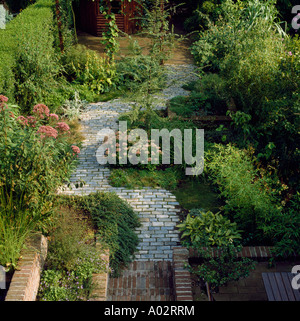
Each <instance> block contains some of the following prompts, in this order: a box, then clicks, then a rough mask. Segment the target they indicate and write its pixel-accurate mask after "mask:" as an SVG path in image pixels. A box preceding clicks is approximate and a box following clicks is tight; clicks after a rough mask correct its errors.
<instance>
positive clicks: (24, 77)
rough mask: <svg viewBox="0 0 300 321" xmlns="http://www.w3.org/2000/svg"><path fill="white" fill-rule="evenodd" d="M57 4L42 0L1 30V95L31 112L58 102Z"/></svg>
mask: <svg viewBox="0 0 300 321" xmlns="http://www.w3.org/2000/svg"><path fill="white" fill-rule="evenodd" d="M53 4H54V3H53V1H52V0H39V1H37V2H36V3H34V4H32V5H30V6H29V7H27V8H26V9H25V10H23V11H22V12H21V13H20V14H18V16H17V17H16V18H15V19H13V20H12V21H10V22H9V23H8V24H7V26H6V29H4V30H0V52H1V57H0V93H2V94H4V95H6V96H7V97H8V98H9V101H10V102H16V103H18V104H19V105H20V106H22V107H23V108H24V111H27V110H28V109H29V108H30V107H31V106H32V105H34V104H37V103H41V102H43V103H45V104H47V105H48V106H49V107H52V106H53V105H54V104H55V102H57V99H59V98H56V97H57V94H58V88H59V87H58V84H59V81H58V77H57V75H58V74H59V70H60V68H59V59H58V54H57V50H56V48H55V32H56V27H55V24H54V19H53Z"/></svg>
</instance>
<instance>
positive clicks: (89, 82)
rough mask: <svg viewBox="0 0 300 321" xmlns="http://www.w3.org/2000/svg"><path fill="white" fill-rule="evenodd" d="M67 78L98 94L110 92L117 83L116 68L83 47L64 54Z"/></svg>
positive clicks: (76, 46) (71, 49)
mask: <svg viewBox="0 0 300 321" xmlns="http://www.w3.org/2000/svg"><path fill="white" fill-rule="evenodd" d="M62 61H63V66H64V71H65V74H66V77H67V78H68V79H69V80H70V81H73V82H74V83H77V84H80V85H81V86H83V87H84V88H89V89H90V90H91V91H93V92H95V93H96V94H100V93H103V92H106V91H108V90H109V89H110V88H111V86H112V85H113V84H114V82H115V77H116V72H115V67H114V65H113V64H111V63H110V62H109V61H108V60H107V59H105V58H102V57H100V55H99V54H98V53H96V52H95V51H94V50H90V49H88V48H87V47H85V46H83V45H75V46H72V47H70V48H69V49H68V50H67V51H66V52H65V54H64V56H63V58H62Z"/></svg>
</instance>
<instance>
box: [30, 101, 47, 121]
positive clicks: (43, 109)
mask: <svg viewBox="0 0 300 321" xmlns="http://www.w3.org/2000/svg"><path fill="white" fill-rule="evenodd" d="M33 113H35V114H36V115H37V116H38V117H39V118H40V119H44V118H45V116H47V117H49V114H50V111H49V108H48V107H47V106H46V105H44V104H38V105H35V106H34V107H33Z"/></svg>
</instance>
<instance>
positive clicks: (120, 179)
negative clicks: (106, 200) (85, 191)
mask: <svg viewBox="0 0 300 321" xmlns="http://www.w3.org/2000/svg"><path fill="white" fill-rule="evenodd" d="M109 180H110V184H111V185H112V186H114V187H125V188H129V189H139V188H144V187H152V188H164V189H167V190H169V191H171V192H172V193H173V194H174V195H175V196H176V199H177V201H178V202H179V204H180V205H181V206H182V207H183V208H184V209H185V210H191V209H194V208H203V209H205V210H206V211H212V212H217V211H219V207H220V206H222V205H223V203H222V201H221V200H220V199H219V197H218V196H219V194H218V193H216V192H214V190H213V188H212V186H211V185H210V184H208V183H206V182H204V181H202V180H197V179H192V178H187V177H186V176H184V177H183V176H181V175H180V174H178V173H177V172H176V170H174V168H167V169H165V170H157V171H148V170H137V169H134V168H126V169H120V168H118V169H113V170H111V175H110V178H109Z"/></svg>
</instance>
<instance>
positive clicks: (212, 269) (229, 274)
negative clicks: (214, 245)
mask: <svg viewBox="0 0 300 321" xmlns="http://www.w3.org/2000/svg"><path fill="white" fill-rule="evenodd" d="M241 249H242V248H241V246H237V247H236V246H233V245H228V246H227V247H221V248H219V249H218V251H217V252H218V256H216V257H211V256H210V251H209V250H208V251H206V252H203V257H204V262H203V263H201V264H199V265H197V267H196V268H192V267H190V271H191V272H192V273H193V274H196V275H197V276H198V277H199V278H202V279H203V280H204V281H205V282H207V283H208V284H209V285H210V286H211V287H217V286H222V285H226V284H227V283H228V282H230V281H238V280H239V279H240V278H244V277H247V276H249V273H250V271H251V270H253V269H254V268H255V262H254V261H252V260H251V259H248V258H238V257H237V253H239V252H240V251H241Z"/></svg>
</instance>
